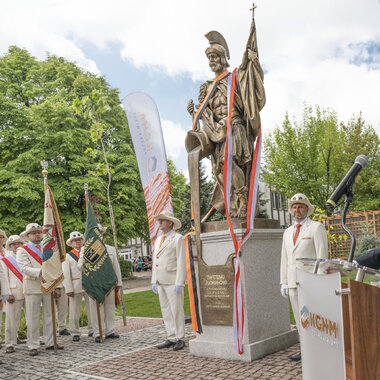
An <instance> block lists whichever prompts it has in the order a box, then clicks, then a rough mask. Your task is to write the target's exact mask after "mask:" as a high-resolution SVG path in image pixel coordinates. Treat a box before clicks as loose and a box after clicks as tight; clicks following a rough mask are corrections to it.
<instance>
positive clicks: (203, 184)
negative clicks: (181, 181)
mask: <svg viewBox="0 0 380 380" xmlns="http://www.w3.org/2000/svg"><path fill="white" fill-rule="evenodd" d="M199 184H200V205H201V216H202V217H204V216H205V215H206V213H207V212H208V211H209V210H210V208H211V203H210V201H211V195H212V191H213V189H214V185H215V182H214V181H213V180H209V179H208V178H207V173H206V170H205V168H204V166H203V164H202V162H201V163H200V167H199ZM183 199H184V208H183V212H182V213H181V214H179V219H180V220H181V222H182V228H181V230H180V231H181V232H182V233H187V232H189V231H190V229H191V205H190V202H191V201H190V199H191V192H190V184H188V183H187V184H186V189H185V192H184V198H183ZM222 218H223V216H222V215H221V214H219V213H217V214H215V215H214V216H213V217H212V218H211V220H220V219H222Z"/></svg>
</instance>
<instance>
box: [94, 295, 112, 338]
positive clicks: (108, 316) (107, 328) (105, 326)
mask: <svg viewBox="0 0 380 380" xmlns="http://www.w3.org/2000/svg"><path fill="white" fill-rule="evenodd" d="M99 308H100V320H101V325H102V335H103V338H104V337H106V336H107V335H110V334H112V333H113V332H115V290H112V291H111V292H110V293H109V294H108V295H107V296H106V297H105V300H104V302H103V304H102V305H100V306H99ZM90 314H91V323H92V329H93V330H94V337H95V338H96V337H97V336H100V334H99V322H98V313H97V310H96V301H95V300H93V299H92V298H90Z"/></svg>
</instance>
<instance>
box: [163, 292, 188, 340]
mask: <svg viewBox="0 0 380 380" xmlns="http://www.w3.org/2000/svg"><path fill="white" fill-rule="evenodd" d="M157 288H158V297H159V299H160V306H161V313H162V318H163V319H164V324H165V329H166V334H167V337H168V339H169V340H179V339H183V338H184V336H185V312H184V311H183V299H184V294H183V292H184V290H182V292H181V293H176V292H175V290H174V285H157Z"/></svg>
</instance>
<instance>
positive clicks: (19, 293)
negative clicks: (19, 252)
mask: <svg viewBox="0 0 380 380" xmlns="http://www.w3.org/2000/svg"><path fill="white" fill-rule="evenodd" d="M9 255H12V256H13V258H14V259H16V254H15V253H13V252H9ZM1 269H2V271H3V272H4V277H5V284H4V287H3V286H2V293H3V294H8V295H12V296H14V297H15V300H16V301H19V300H23V299H24V298H25V297H24V291H23V285H22V282H21V281H20V279H19V278H18V277H17V276H16V275H15V274H14V273H13V272H12V271H11V270H10V269H9V268H8V266H7V265H6V264H5V262H4V261H3V260H1ZM3 288H4V289H3Z"/></svg>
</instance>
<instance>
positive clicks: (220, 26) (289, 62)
mask: <svg viewBox="0 0 380 380" xmlns="http://www.w3.org/2000/svg"><path fill="white" fill-rule="evenodd" d="M256 4H257V9H256V13H255V19H256V26H257V34H258V47H259V53H260V61H261V64H262V66H263V67H264V69H265V79H264V85H265V89H266V95H267V104H266V106H265V107H264V109H263V110H262V112H261V117H262V126H263V129H264V131H268V130H270V129H272V128H273V127H274V126H276V125H280V124H281V122H282V120H283V118H284V115H285V112H288V113H289V115H290V117H291V118H293V117H295V118H297V119H298V120H299V119H300V118H301V115H302V110H303V104H304V102H307V103H309V104H311V105H317V104H318V105H319V106H321V107H322V108H326V107H330V108H332V109H334V110H335V111H337V112H338V117H339V119H340V120H348V119H350V118H351V117H352V115H353V114H356V115H357V114H359V112H360V111H362V113H363V117H364V119H365V120H366V121H367V122H368V123H370V124H372V125H373V127H374V128H375V129H376V130H377V132H378V133H379V134H380V113H379V112H378V104H379V100H378V99H379V98H380V28H379V20H380V1H379V0H361V1H360V2H357V1H355V0H334V1H331V0H320V1H318V2H311V1H305V0H288V1H283V0H257V1H256ZM251 5H252V1H247V0H234V1H231V0H218V1H217V0H208V1H201V0H193V1H192V2H191V3H188V2H182V1H178V0H177V1H176V0H160V1H156V0H140V1H138V2H137V1H135V0H112V1H109V2H104V1H100V0H92V1H90V0H81V1H74V0H66V1H60V0H35V1H33V2H31V1H27V0H19V1H17V2H5V3H4V4H2V12H1V14H0V54H4V53H6V51H7V49H8V46H9V45H17V46H20V47H25V48H26V49H28V50H29V51H30V53H31V54H33V55H34V56H36V57H37V58H39V59H44V58H45V57H46V52H47V51H48V52H50V53H52V54H56V55H60V56H64V57H65V58H66V59H68V60H71V61H75V62H76V63H77V64H78V65H79V66H81V67H82V68H84V69H86V70H89V71H91V72H94V73H96V74H99V75H104V76H105V77H106V79H107V81H108V82H109V83H110V84H111V86H112V87H117V88H119V90H120V97H121V99H122V98H123V97H124V96H126V95H127V94H129V93H130V92H134V91H144V92H147V93H148V94H149V95H150V96H152V97H153V99H154V100H155V101H156V103H157V106H158V109H159V113H160V116H161V122H162V127H163V133H164V139H165V144H166V150H167V152H168V155H169V156H170V157H171V158H172V159H173V160H174V162H175V163H176V165H177V167H178V168H180V169H181V170H183V171H184V172H185V173H186V171H187V164H186V162H187V154H186V151H185V148H184V143H183V141H184V138H185V135H186V131H187V130H188V129H189V128H190V126H191V122H190V117H189V115H188V114H187V111H186V103H187V101H188V100H189V99H190V98H192V99H196V98H197V96H198V88H199V85H200V84H201V83H202V81H204V80H206V79H210V78H211V77H212V75H211V72H210V70H209V68H208V64H207V59H206V56H205V54H204V50H205V48H206V47H207V44H208V43H207V40H206V38H205V37H204V34H205V33H207V32H208V31H210V30H218V31H219V32H221V33H222V34H223V35H224V37H225V38H226V40H227V43H228V45H229V49H230V52H231V60H230V65H231V68H233V67H236V66H237V65H239V63H240V61H241V57H242V54H243V52H244V48H245V43H246V40H247V37H248V33H249V27H250V22H251V13H250V8H251Z"/></svg>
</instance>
